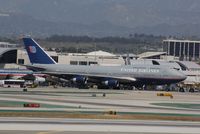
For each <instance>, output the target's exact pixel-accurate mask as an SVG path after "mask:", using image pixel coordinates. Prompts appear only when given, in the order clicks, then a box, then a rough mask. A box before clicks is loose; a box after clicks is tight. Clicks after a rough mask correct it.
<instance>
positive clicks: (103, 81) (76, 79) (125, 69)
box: [23, 37, 186, 88]
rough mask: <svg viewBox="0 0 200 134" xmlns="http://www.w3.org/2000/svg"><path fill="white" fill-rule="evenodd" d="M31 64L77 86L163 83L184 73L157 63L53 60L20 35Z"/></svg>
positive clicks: (34, 67)
mask: <svg viewBox="0 0 200 134" xmlns="http://www.w3.org/2000/svg"><path fill="white" fill-rule="evenodd" d="M23 42H24V45H25V48H26V50H27V53H28V56H29V59H30V61H31V63H32V65H27V67H28V68H29V69H32V70H35V71H36V70H39V71H41V72H42V73H44V74H49V75H53V76H57V77H60V78H64V79H66V80H68V81H70V82H72V83H76V84H77V85H78V86H79V87H82V86H85V85H88V84H89V83H94V84H95V85H98V87H101V86H104V87H109V88H117V87H119V85H130V86H135V87H138V86H141V87H142V86H143V85H163V84H171V83H177V82H180V81H183V80H185V79H186V76H185V75H184V74H183V73H181V72H179V71H177V70H175V69H173V68H168V67H164V66H161V65H122V66H85V65H67V64H57V63H56V62H55V61H54V60H53V59H52V58H51V57H50V56H49V55H48V54H47V53H46V52H45V51H44V50H43V49H42V48H41V47H40V45H39V44H38V43H37V42H36V41H34V40H33V39H32V38H29V37H27V38H23Z"/></svg>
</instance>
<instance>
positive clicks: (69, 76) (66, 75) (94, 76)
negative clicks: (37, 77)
mask: <svg viewBox="0 0 200 134" xmlns="http://www.w3.org/2000/svg"><path fill="white" fill-rule="evenodd" d="M42 73H44V74H48V75H51V76H56V77H60V78H63V79H67V80H70V79H72V78H74V77H76V76H84V77H86V78H87V79H88V81H90V82H99V81H102V80H105V79H114V80H118V81H119V82H120V83H128V82H135V81H136V79H135V78H133V77H121V76H110V75H97V74H80V73H66V72H60V71H55V72H48V71H43V72H42Z"/></svg>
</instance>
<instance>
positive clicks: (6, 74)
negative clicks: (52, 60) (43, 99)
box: [0, 69, 45, 83]
mask: <svg viewBox="0 0 200 134" xmlns="http://www.w3.org/2000/svg"><path fill="white" fill-rule="evenodd" d="M44 77H45V74H41V73H37V72H33V71H31V70H24V69H0V80H4V79H15V80H17V79H23V80H30V81H34V82H35V83H38V82H45V78H44Z"/></svg>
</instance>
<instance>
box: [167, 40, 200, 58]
mask: <svg viewBox="0 0 200 134" xmlns="http://www.w3.org/2000/svg"><path fill="white" fill-rule="evenodd" d="M163 44H164V50H165V51H166V52H167V55H170V56H174V57H178V58H179V60H187V61H191V60H193V61H197V60H199V59H200V41H192V40H174V39H167V40H164V41H163Z"/></svg>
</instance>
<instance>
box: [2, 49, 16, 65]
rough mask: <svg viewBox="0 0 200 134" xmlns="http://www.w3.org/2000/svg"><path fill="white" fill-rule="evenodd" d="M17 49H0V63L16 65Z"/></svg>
mask: <svg viewBox="0 0 200 134" xmlns="http://www.w3.org/2000/svg"><path fill="white" fill-rule="evenodd" d="M16 61H17V48H1V49H0V63H1V64H3V63H16Z"/></svg>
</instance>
